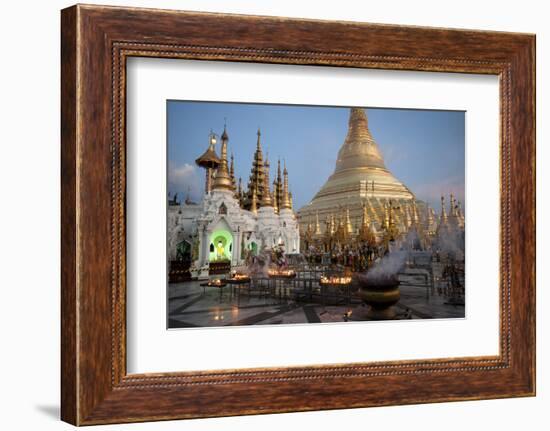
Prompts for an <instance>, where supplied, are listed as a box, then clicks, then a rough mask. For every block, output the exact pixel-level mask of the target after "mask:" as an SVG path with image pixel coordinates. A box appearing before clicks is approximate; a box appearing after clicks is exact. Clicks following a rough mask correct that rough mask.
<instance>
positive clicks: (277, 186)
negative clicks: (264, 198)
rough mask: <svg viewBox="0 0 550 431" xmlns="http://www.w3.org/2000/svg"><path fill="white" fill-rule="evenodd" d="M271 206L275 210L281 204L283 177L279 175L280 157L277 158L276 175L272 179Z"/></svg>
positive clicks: (279, 207)
mask: <svg viewBox="0 0 550 431" xmlns="http://www.w3.org/2000/svg"><path fill="white" fill-rule="evenodd" d="M273 197H274V200H273V206H274V207H276V208H277V211H278V210H279V209H281V207H282V204H283V179H282V176H281V159H279V160H277V177H276V178H275V180H274V181H273Z"/></svg>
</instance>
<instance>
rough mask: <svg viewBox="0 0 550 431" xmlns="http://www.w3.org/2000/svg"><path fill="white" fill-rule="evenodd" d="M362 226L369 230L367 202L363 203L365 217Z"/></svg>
mask: <svg viewBox="0 0 550 431" xmlns="http://www.w3.org/2000/svg"><path fill="white" fill-rule="evenodd" d="M361 226H362V227H363V228H368V227H369V226H370V219H369V212H368V209H367V204H366V203H365V202H363V217H362V219H361Z"/></svg>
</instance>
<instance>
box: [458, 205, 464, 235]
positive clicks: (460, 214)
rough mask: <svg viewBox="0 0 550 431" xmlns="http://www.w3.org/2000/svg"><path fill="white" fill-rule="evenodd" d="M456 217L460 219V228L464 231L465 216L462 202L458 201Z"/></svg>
mask: <svg viewBox="0 0 550 431" xmlns="http://www.w3.org/2000/svg"><path fill="white" fill-rule="evenodd" d="M456 208H457V209H456V215H457V218H458V225H459V227H460V228H462V229H464V225H465V223H464V214H463V213H462V205H461V204H460V201H457V206H456Z"/></svg>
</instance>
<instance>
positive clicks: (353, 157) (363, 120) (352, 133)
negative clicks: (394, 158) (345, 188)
mask: <svg viewBox="0 0 550 431" xmlns="http://www.w3.org/2000/svg"><path fill="white" fill-rule="evenodd" d="M336 160H337V161H336V169H335V170H334V173H335V174H336V173H338V172H341V171H344V170H347V169H353V168H363V167H366V166H368V167H374V168H380V169H386V165H385V164H384V159H383V157H382V153H381V152H380V148H378V144H377V143H376V142H375V141H374V139H373V138H372V135H371V133H370V130H369V123H368V120H367V114H366V112H365V110H364V109H363V108H351V109H350V114H349V122H348V134H347V136H346V139H345V141H344V144H343V145H342V147H341V148H340V150H339V151H338V157H337V159H336Z"/></svg>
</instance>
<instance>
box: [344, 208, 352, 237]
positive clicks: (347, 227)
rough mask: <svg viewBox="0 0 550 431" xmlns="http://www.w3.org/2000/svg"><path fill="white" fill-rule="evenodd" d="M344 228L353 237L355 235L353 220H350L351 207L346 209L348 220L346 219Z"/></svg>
mask: <svg viewBox="0 0 550 431" xmlns="http://www.w3.org/2000/svg"><path fill="white" fill-rule="evenodd" d="M344 228H345V230H346V233H347V234H348V235H351V234H352V233H353V227H352V225H351V220H350V218H349V207H346V218H345V225H344Z"/></svg>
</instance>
